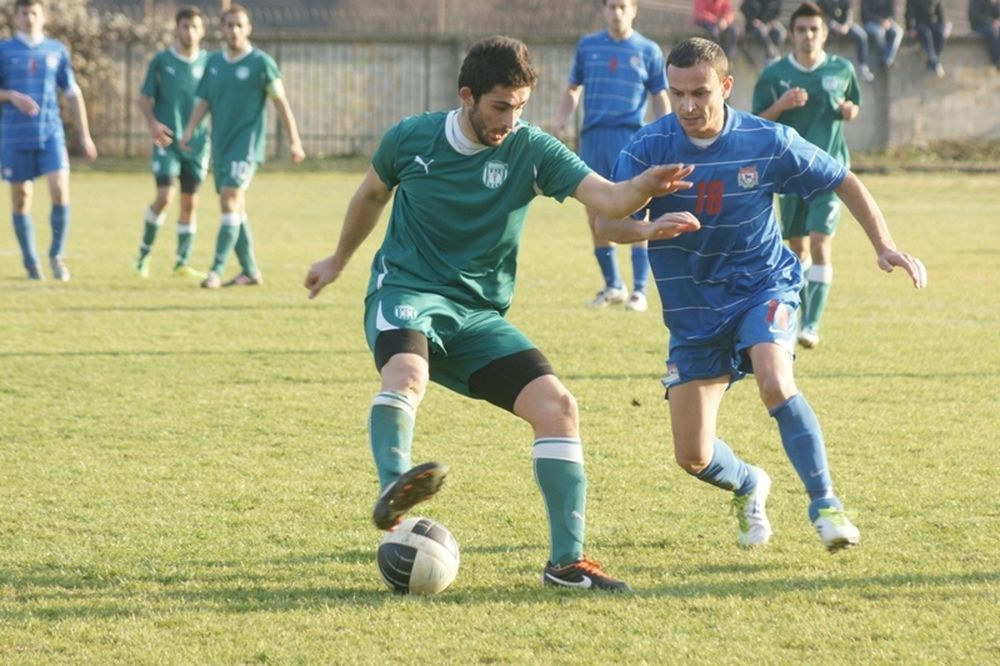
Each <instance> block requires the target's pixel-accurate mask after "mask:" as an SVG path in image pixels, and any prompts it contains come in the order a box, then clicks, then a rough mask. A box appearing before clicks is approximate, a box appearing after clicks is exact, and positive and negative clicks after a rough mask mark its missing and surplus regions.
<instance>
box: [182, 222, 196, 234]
mask: <svg viewBox="0 0 1000 666" xmlns="http://www.w3.org/2000/svg"><path fill="white" fill-rule="evenodd" d="M197 231H198V224H197V223H196V222H191V223H189V224H184V223H183V222H178V223H177V235H179V236H181V235H184V234H193V233H195V232H197Z"/></svg>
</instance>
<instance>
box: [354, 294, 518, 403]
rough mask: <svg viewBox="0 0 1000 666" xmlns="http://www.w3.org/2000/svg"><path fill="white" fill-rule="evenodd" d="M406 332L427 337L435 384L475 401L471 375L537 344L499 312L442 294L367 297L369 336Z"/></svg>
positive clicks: (370, 342)
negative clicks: (470, 385)
mask: <svg viewBox="0 0 1000 666" xmlns="http://www.w3.org/2000/svg"><path fill="white" fill-rule="evenodd" d="M399 328H404V329H408V330H411V331H418V332H420V333H422V334H423V335H424V336H426V337H427V344H428V348H429V350H430V359H429V362H430V375H431V380H433V381H434V382H436V383H438V384H441V385H442V386H446V387H448V388H450V389H451V390H453V391H455V392H456V393H460V394H462V395H464V396H468V397H470V398H472V397H476V396H475V395H473V393H472V392H471V391H470V390H469V377H471V376H472V374H473V373H475V372H476V371H477V370H480V369H481V368H483V367H485V366H486V365H488V364H489V363H492V362H493V361H495V360H497V359H499V358H503V357H505V356H510V355H511V354H516V353H517V352H523V351H526V350H529V349H534V348H535V345H534V343H532V342H531V340H529V339H528V338H527V336H525V335H524V333H522V332H521V331H519V330H518V329H517V327H515V326H514V325H513V324H511V323H510V322H508V321H507V320H506V319H504V318H503V317H502V316H501V315H500V313H499V312H497V311H496V310H491V309H485V308H470V307H466V306H464V305H460V304H458V303H456V302H454V301H452V300H450V299H448V298H445V297H443V296H439V295H437V294H426V293H420V292H416V291H411V290H409V289H402V288H399V287H383V288H381V289H379V290H378V291H375V292H372V293H371V294H369V295H368V298H366V299H365V338H366V339H367V340H368V347H369V348H370V349H371V350H372V351H373V352H374V351H375V340H376V339H377V338H378V336H379V333H381V332H383V331H390V330H394V329H399Z"/></svg>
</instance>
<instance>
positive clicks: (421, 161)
mask: <svg viewBox="0 0 1000 666" xmlns="http://www.w3.org/2000/svg"><path fill="white" fill-rule="evenodd" d="M413 161H414V162H416V163H417V164H419V165H420V166H422V167H423V168H424V173H426V174H430V172H431V163H433V162H434V160H433V159H432V160H431V161H430V162H424V158H422V157H421V156H420V155H417V156H416V157H414V158H413Z"/></svg>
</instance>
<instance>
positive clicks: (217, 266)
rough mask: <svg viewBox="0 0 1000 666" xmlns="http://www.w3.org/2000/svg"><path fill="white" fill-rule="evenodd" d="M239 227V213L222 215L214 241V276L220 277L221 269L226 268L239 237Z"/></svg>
mask: <svg viewBox="0 0 1000 666" xmlns="http://www.w3.org/2000/svg"><path fill="white" fill-rule="evenodd" d="M240 226H241V225H240V215H239V213H223V214H222V225H221V226H220V227H219V237H218V238H217V239H216V241H215V258H214V259H213V260H212V272H213V273H215V274H216V275H222V269H223V268H225V267H226V260H228V259H229V254H230V253H231V252H232V251H233V246H235V245H236V239H237V238H238V237H239V235H240Z"/></svg>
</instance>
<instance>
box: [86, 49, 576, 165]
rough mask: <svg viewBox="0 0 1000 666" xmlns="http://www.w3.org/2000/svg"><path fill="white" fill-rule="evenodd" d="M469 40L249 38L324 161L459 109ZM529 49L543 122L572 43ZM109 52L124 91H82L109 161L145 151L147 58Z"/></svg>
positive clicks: (274, 133)
mask: <svg viewBox="0 0 1000 666" xmlns="http://www.w3.org/2000/svg"><path fill="white" fill-rule="evenodd" d="M469 43H470V42H469V40H466V39H463V38H441V39H434V38H426V37H425V38H421V39H415V40H411V41H407V40H401V39H392V40H391V41H389V40H365V39H358V38H348V37H329V38H322V39H319V38H312V39H300V38H296V39H290V38H273V37H272V38H264V39H260V40H255V42H254V44H255V46H256V47H258V48H261V49H263V50H264V51H267V52H268V53H270V54H271V55H272V56H273V57H274V58H275V60H276V61H277V62H278V65H279V67H280V68H281V73H282V79H283V81H284V84H285V90H286V93H287V95H288V98H289V102H290V103H291V106H292V111H293V112H294V114H295V118H296V121H297V122H298V126H299V132H300V134H301V135H302V141H303V143H304V144H305V148H306V152H307V153H308V154H309V155H310V156H312V157H320V158H324V157H341V156H352V155H368V154H370V153H371V152H372V151H374V149H375V147H376V146H377V145H378V141H379V139H380V138H381V136H382V134H383V133H384V132H385V130H386V129H388V128H389V127H390V126H392V125H393V124H394V123H395V122H396V121H398V120H399V119H400V118H403V117H405V116H408V115H413V114H416V113H422V112H424V111H429V110H438V109H449V108H454V107H457V106H458V96H457V79H458V70H459V67H460V65H461V61H462V58H463V56H464V54H465V51H466V49H467V48H468V46H469ZM528 46H529V48H530V50H531V53H532V60H533V62H534V64H535V66H536V68H537V69H538V71H539V76H540V83H539V86H538V88H537V90H536V91H535V92H534V93H533V95H532V100H531V103H530V104H529V105H528V110H527V112H526V114H525V119H526V120H527V121H528V122H535V123H544V122H546V121H547V120H548V119H549V118H551V117H552V115H553V114H554V113H555V109H556V106H557V104H558V100H559V96H560V94H561V93H562V90H563V88H564V86H565V82H566V77H567V75H568V73H569V68H570V64H571V62H572V58H573V49H574V47H575V40H572V39H566V40H552V39H548V40H546V41H545V43H529V44H528ZM113 55H114V59H115V62H116V63H117V67H118V70H119V74H120V81H121V85H120V86H118V87H117V89H109V90H105V91H98V92H97V93H96V94H95V92H94V91H87V95H88V99H90V98H94V99H95V101H97V97H98V96H100V99H99V103H95V104H94V106H95V109H99V110H100V111H99V113H97V114H95V117H94V118H93V119H92V124H93V131H94V135H95V138H96V140H97V142H98V145H99V147H100V149H101V154H102V155H105V156H111V157H136V156H143V155H148V154H149V153H150V149H151V146H150V140H149V132H148V131H147V129H146V124H145V121H144V119H143V117H142V114H141V113H140V111H139V108H138V99H139V94H140V92H139V91H140V88H141V86H142V79H143V77H144V76H145V72H146V66H147V64H148V62H149V60H150V58H151V57H152V56H153V52H152V51H151V50H150V49H149V48H148V47H146V46H144V45H141V44H121V45H119V46H118V47H116V49H115V53H114V54H113ZM268 122H269V141H268V153H269V155H270V156H274V155H276V154H284V145H283V144H284V136H283V135H282V132H281V131H280V127H279V125H278V120H277V115H276V114H275V113H273V109H269V115H268Z"/></svg>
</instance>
